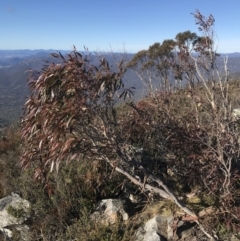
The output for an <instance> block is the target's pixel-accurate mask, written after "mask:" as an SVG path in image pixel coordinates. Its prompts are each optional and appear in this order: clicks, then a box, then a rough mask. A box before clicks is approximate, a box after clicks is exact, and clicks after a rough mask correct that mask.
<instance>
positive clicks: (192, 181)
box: [0, 11, 240, 240]
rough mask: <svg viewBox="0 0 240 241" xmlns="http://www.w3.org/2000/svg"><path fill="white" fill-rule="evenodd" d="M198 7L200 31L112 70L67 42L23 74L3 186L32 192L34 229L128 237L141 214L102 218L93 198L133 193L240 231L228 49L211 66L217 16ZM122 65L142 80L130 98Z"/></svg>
mask: <svg viewBox="0 0 240 241" xmlns="http://www.w3.org/2000/svg"><path fill="white" fill-rule="evenodd" d="M194 17H195V20H196V24H197V25H198V26H199V29H200V30H201V32H202V35H201V36H197V34H195V33H191V32H189V31H187V32H184V33H179V34H177V35H176V38H175V40H166V41H164V42H163V43H162V44H160V43H155V44H153V45H152V46H150V47H149V49H148V50H144V51H140V52H139V53H137V54H136V55H135V57H134V58H133V59H132V61H131V62H129V63H124V61H121V62H120V63H119V64H118V66H116V68H114V70H113V69H112V68H111V66H109V63H108V62H107V61H106V60H105V59H104V58H100V59H99V65H98V66H96V65H93V64H92V63H91V58H90V55H84V54H81V53H78V52H77V51H76V50H75V49H74V51H73V52H72V53H71V54H69V56H68V58H66V57H64V56H62V55H61V54H60V53H59V54H54V57H56V58H59V59H61V60H62V63H61V64H52V65H50V66H48V67H46V68H45V69H44V71H43V72H42V73H34V72H33V75H31V76H30V79H29V87H30V91H31V96H30V97H29V99H28V100H27V101H26V104H25V113H24V116H23V119H22V123H21V133H20V130H19V127H10V128H8V129H6V130H5V131H4V133H2V136H3V137H2V140H1V141H0V151H1V159H0V165H1V168H0V170H1V172H0V175H1V176H0V180H1V182H0V183H1V185H0V196H1V197H3V196H4V195H6V193H10V192H11V191H15V192H17V193H20V194H21V196H23V197H24V198H26V199H27V200H29V201H30V202H31V203H32V212H33V213H34V217H35V218H34V219H32V220H30V221H29V225H30V230H31V235H32V240H67V239H69V240H70V239H71V240H74V239H76V240H132V236H133V235H134V232H135V231H136V229H137V227H139V225H140V224H141V222H142V221H143V219H144V218H143V216H144V215H143V216H142V217H141V218H139V216H138V218H135V217H136V216H135V217H134V216H133V217H132V220H131V221H130V222H125V223H124V222H122V221H119V222H118V223H116V224H114V225H112V226H109V227H106V226H104V225H101V224H98V223H94V222H93V221H92V220H91V219H90V213H91V212H93V210H94V208H95V205H96V203H97V201H98V200H101V199H102V198H118V197H123V195H125V196H127V195H128V194H130V193H137V195H139V196H141V197H142V203H144V205H148V204H149V203H152V202H154V207H158V208H157V211H156V208H155V210H154V211H152V212H151V211H149V210H151V209H148V211H147V212H146V213H149V212H150V215H151V213H155V212H158V211H159V210H160V209H163V208H164V207H169V208H168V211H169V210H170V211H171V212H172V213H173V214H174V213H177V212H176V210H182V211H183V212H184V214H182V215H180V216H179V215H178V216H177V218H179V219H182V220H184V219H185V220H190V221H194V222H196V223H197V224H198V225H199V227H200V228H201V230H202V231H203V232H204V233H205V234H206V235H207V236H208V237H212V232H211V230H214V231H216V232H218V233H219V235H220V236H221V235H224V234H226V233H228V232H239V231H240V224H239V220H240V203H239V200H240V198H239V197H240V189H239V185H240V183H239V177H240V170H239V168H240V164H239V161H240V160H239V144H240V131H239V128H240V119H239V117H236V116H233V115H232V112H233V109H234V108H238V107H239V105H240V96H239V94H238V93H239V90H240V82H239V79H238V78H237V77H234V79H230V78H229V76H228V72H227V59H225V60H223V61H225V62H224V64H225V66H226V71H225V72H224V73H219V71H218V68H217V65H216V59H217V57H218V54H217V53H216V51H215V49H214V33H213V32H212V26H213V24H214V18H213V16H211V15H210V16H209V18H205V17H204V16H202V15H201V13H200V12H198V11H197V12H196V13H194ZM128 68H131V69H133V70H134V71H136V72H137V73H138V75H139V76H140V78H141V80H142V81H143V82H144V84H145V85H146V87H147V88H148V91H149V95H148V97H146V98H145V99H143V100H141V101H139V102H136V103H134V102H133V101H132V99H131V97H132V95H133V93H134V89H125V88H124V83H123V81H122V77H123V76H124V74H125V72H126V70H127V69H128ZM173 80H174V81H173ZM20 135H21V137H22V139H21V140H20ZM19 157H20V162H18V161H19ZM17 163H18V164H19V165H20V167H21V168H22V169H24V171H22V172H21V171H20V169H19V167H18V166H16V164H17ZM32 180H34V182H33V181H32ZM129 181H131V182H129ZM164 200H167V202H166V203H164ZM180 200H181V201H180ZM163 203H164V205H163ZM158 204H159V205H158ZM142 208H143V207H142ZM158 209H159V210H158ZM136 210H137V209H136ZM138 210H139V208H138ZM206 210H208V211H206ZM146 213H145V215H146Z"/></svg>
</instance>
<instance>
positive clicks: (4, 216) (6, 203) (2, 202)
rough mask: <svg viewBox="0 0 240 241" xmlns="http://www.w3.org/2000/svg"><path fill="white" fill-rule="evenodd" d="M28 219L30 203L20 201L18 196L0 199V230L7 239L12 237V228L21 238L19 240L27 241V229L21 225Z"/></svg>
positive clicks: (13, 194)
mask: <svg viewBox="0 0 240 241" xmlns="http://www.w3.org/2000/svg"><path fill="white" fill-rule="evenodd" d="M29 217H30V203H29V202H28V201H27V200H24V199H22V198H21V197H20V196H19V195H18V194H15V193H12V195H10V196H7V197H4V198H2V199H0V230H1V231H2V233H3V234H4V235H5V236H6V237H7V238H11V237H12V235H13V232H12V230H13V227H14V226H15V230H17V232H19V233H20V236H22V238H21V239H19V240H21V241H22V240H28V239H27V232H28V228H27V226H26V225H23V223H24V221H26V220H27V219H28V218H29Z"/></svg>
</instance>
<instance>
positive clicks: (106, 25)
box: [0, 0, 240, 53]
mask: <svg viewBox="0 0 240 241" xmlns="http://www.w3.org/2000/svg"><path fill="white" fill-rule="evenodd" d="M196 9H199V10H200V12H201V13H202V14H203V15H205V16H208V15H209V14H212V15H213V16H214V17H215V20H216V22H215V31H216V34H217V37H218V52H221V53H230V52H240V12H239V11H240V0H228V1H227V0H0V36H1V37H0V49H57V50H60V49H62V50H71V49H72V46H73V44H74V45H75V46H76V47H77V49H78V50H82V49H83V46H86V47H88V48H89V50H90V51H110V50H111V49H112V50H113V51H120V52H121V51H123V50H125V51H127V52H137V51H139V50H142V49H147V48H148V47H149V46H150V45H152V44H153V43H155V42H162V41H163V40H164V39H172V38H175V36H176V34H177V33H179V32H183V31H186V30H190V31H193V32H197V31H198V30H197V26H196V25H195V22H194V18H193V15H191V12H195V10H196Z"/></svg>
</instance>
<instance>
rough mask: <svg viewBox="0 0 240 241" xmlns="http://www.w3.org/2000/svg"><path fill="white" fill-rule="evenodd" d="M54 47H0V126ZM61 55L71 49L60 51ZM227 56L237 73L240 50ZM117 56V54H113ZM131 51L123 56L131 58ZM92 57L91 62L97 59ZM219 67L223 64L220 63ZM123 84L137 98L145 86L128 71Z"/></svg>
mask: <svg viewBox="0 0 240 241" xmlns="http://www.w3.org/2000/svg"><path fill="white" fill-rule="evenodd" d="M57 52H58V51H57V50H53V49H50V50H42V49H40V50H0V128H1V127H3V126H6V125H9V124H11V123H13V122H14V121H16V120H17V119H18V118H19V117H20V116H21V112H22V109H21V107H22V106H23V104H24V102H25V100H26V97H27V96H28V88H27V85H26V84H27V76H28V72H27V71H28V70H29V69H35V70H41V69H42V67H43V65H44V64H46V62H48V63H51V62H55V63H56V62H57V59H56V58H53V57H52V56H51V54H50V53H57ZM60 52H61V53H62V54H63V55H64V54H67V53H69V52H71V51H65V50H61V51H60ZM225 55H228V57H229V59H228V69H229V72H230V73H231V74H237V75H238V74H240V53H230V54H222V56H223V57H224V56H225ZM115 56H118V57H119V56H121V54H115ZM132 57H133V54H127V55H125V58H127V59H131V58H132ZM94 58H95V57H94V56H93V60H94V61H95V60H96V59H97V58H95V59H94ZM107 59H108V61H109V63H114V60H115V59H114V57H113V56H112V55H111V54H109V55H107ZM220 68H223V65H222V66H221V65H220ZM124 81H125V86H126V87H130V86H134V87H135V88H136V92H135V98H136V99H140V98H142V97H144V96H145V95H146V91H145V87H144V85H143V84H142V82H141V81H140V80H139V78H138V76H137V75H136V74H135V73H134V72H133V71H131V70H129V71H128V72H127V73H126V75H125V77H124Z"/></svg>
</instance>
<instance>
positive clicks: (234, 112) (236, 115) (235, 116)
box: [232, 108, 240, 118]
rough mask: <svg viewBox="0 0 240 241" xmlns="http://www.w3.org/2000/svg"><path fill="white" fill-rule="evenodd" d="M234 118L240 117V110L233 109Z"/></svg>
mask: <svg viewBox="0 0 240 241" xmlns="http://www.w3.org/2000/svg"><path fill="white" fill-rule="evenodd" d="M232 116H233V117H234V118H238V117H240V108H236V109H233V111H232Z"/></svg>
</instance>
